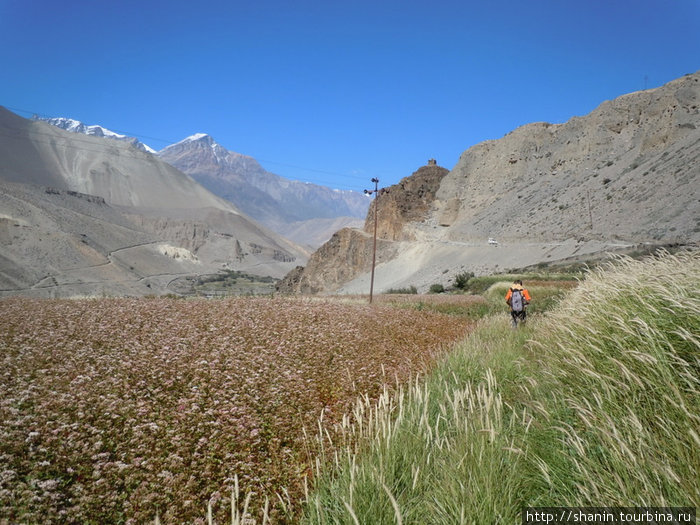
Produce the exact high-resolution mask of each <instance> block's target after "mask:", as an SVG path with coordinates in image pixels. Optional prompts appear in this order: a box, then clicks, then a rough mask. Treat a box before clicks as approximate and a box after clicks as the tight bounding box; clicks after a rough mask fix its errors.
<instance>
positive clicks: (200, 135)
mask: <svg viewBox="0 0 700 525" xmlns="http://www.w3.org/2000/svg"><path fill="white" fill-rule="evenodd" d="M208 136H209V135H207V134H206V133H195V134H194V135H190V136H189V137H187V138H186V139H184V140H181V141H180V142H193V141H195V140H200V139H203V138H205V137H208Z"/></svg>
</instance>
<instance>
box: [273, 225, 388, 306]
mask: <svg viewBox="0 0 700 525" xmlns="http://www.w3.org/2000/svg"><path fill="white" fill-rule="evenodd" d="M373 243H374V238H373V236H371V235H368V234H367V233H365V232H363V231H360V230H355V229H351V228H344V229H342V230H340V231H338V232H336V233H335V234H334V235H333V236H332V237H331V239H330V240H329V241H328V242H326V243H325V244H324V245H323V246H321V247H320V248H319V249H318V250H316V251H315V252H314V253H313V255H311V257H310V258H309V261H308V263H307V265H306V267H300V266H298V267H296V268H295V269H294V270H292V271H291V272H289V273H288V274H287V275H286V276H285V278H284V279H283V280H282V281H281V282H280V283H279V285H278V286H277V290H278V291H279V292H280V293H300V294H315V293H318V292H321V291H332V290H334V289H336V288H338V287H339V286H340V285H342V284H343V283H345V282H347V281H349V280H351V279H354V278H355V277H357V276H358V275H359V274H361V273H364V272H368V271H370V270H371V268H372V250H373ZM377 254H378V256H377V263H380V262H381V261H383V260H385V259H389V258H391V257H392V256H393V255H394V251H393V250H392V243H390V242H388V241H386V240H377ZM379 254H381V255H379Z"/></svg>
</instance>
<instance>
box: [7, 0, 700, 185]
mask: <svg viewBox="0 0 700 525" xmlns="http://www.w3.org/2000/svg"><path fill="white" fill-rule="evenodd" d="M0 67H1V68H2V79H1V80H0V105H3V106H5V107H8V108H10V109H12V110H13V111H15V112H16V113H18V114H20V115H22V116H25V117H30V116H31V114H33V113H36V114H39V115H41V116H51V117H59V116H63V117H71V118H74V119H78V120H81V121H83V122H85V123H86V124H100V125H103V126H105V127H107V128H109V129H112V130H113V131H118V132H122V133H126V134H129V135H133V136H137V137H139V138H140V139H141V140H142V141H143V142H145V143H147V144H149V145H150V146H151V147H153V148H155V149H161V148H163V147H165V146H166V145H168V144H169V143H173V142H177V141H179V140H181V139H183V138H185V137H186V136H188V135H191V134H194V133H197V132H204V133H209V134H210V135H212V136H213V137H214V139H215V140H216V141H217V142H219V143H220V144H221V145H223V146H224V147H226V148H228V149H230V150H232V151H237V152H239V153H243V154H246V155H251V156H253V157H255V158H256V159H258V160H259V161H260V162H261V164H262V165H263V166H264V167H265V168H266V169H267V170H268V171H272V172H274V173H278V174H280V175H282V176H285V177H289V178H292V179H299V180H306V181H310V182H316V183H320V184H324V185H328V186H331V187H336V188H342V189H355V190H358V191H362V189H364V188H369V187H371V186H372V185H371V183H370V179H371V178H372V177H378V178H379V179H380V184H381V186H385V185H389V184H394V183H396V182H397V181H398V180H400V179H401V178H403V177H405V176H408V175H410V174H411V173H412V172H413V171H415V170H416V169H418V168H419V167H420V166H422V165H424V164H425V163H426V161H427V160H428V159H429V158H435V159H437V161H438V164H440V165H442V166H445V167H446V168H449V169H451V168H452V167H454V165H455V164H456V162H457V160H458V159H459V156H460V154H461V153H462V152H463V151H464V150H466V149H467V148H469V147H471V146H473V145H474V144H477V143H479V142H482V141H484V140H489V139H498V138H500V137H502V136H503V135H505V134H506V133H508V132H510V131H511V130H513V129H515V128H516V127H518V126H521V125H524V124H527V123H529V122H535V121H547V122H552V123H561V122H565V121H567V120H568V119H569V118H571V117H572V116H580V115H585V114H587V113H589V112H590V111H592V110H593V109H594V108H595V107H596V106H598V105H599V104H600V103H601V102H603V101H604V100H608V99H611V98H614V97H617V96H619V95H622V94H624V93H629V92H632V91H637V90H641V89H644V88H654V87H658V86H660V85H662V84H664V83H666V82H668V81H670V80H673V79H674V78H678V77H680V76H682V75H684V74H686V73H693V72H695V71H697V70H698V69H700V0H575V1H574V0H501V1H499V0H494V1H486V0H482V1H478V2H475V1H471V0H463V1H461V2H457V1H441V0H434V1H432V2H427V1H414V0H403V1H394V0H390V1H382V0H375V1H365V0H355V1H351V2H347V1H343V2H340V1H334V0H323V1H316V0H314V1H310V0H308V1H307V0H296V1H293V2H292V1H280V0H275V1H268V0H256V1H249V2H242V1H238V0H229V1H218V0H210V1H200V2H195V1H188V2H183V1H149V0H138V1H132V0H121V1H114V2H112V1H110V2H107V1H101V0H98V1H95V0H66V1H65V2H57V1H55V0H0Z"/></svg>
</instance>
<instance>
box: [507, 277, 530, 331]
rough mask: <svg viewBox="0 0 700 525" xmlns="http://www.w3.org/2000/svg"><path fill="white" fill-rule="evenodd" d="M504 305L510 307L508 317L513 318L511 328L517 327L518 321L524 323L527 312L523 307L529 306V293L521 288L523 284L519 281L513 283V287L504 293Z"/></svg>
mask: <svg viewBox="0 0 700 525" xmlns="http://www.w3.org/2000/svg"><path fill="white" fill-rule="evenodd" d="M506 303H508V306H510V316H511V317H512V318H513V328H517V327H518V319H520V322H521V323H524V322H525V318H526V317H527V312H526V310H525V307H526V306H527V305H528V304H530V293H529V292H528V291H527V290H526V289H525V288H523V282H522V281H521V280H520V279H516V280H515V281H513V286H511V287H510V288H509V289H508V293H506Z"/></svg>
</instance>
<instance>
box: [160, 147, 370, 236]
mask: <svg viewBox="0 0 700 525" xmlns="http://www.w3.org/2000/svg"><path fill="white" fill-rule="evenodd" d="M158 156H159V157H160V158H161V159H163V160H164V161H166V162H167V163H168V164H170V165H172V166H175V167H176V168H178V169H179V170H181V171H182V172H183V173H187V174H188V175H190V176H191V177H192V178H193V179H195V180H196V181H197V182H199V183H200V184H201V185H202V186H204V187H205V188H207V189H208V190H210V191H211V192H212V193H214V194H216V195H219V196H220V197H223V198H224V199H226V200H229V201H230V202H232V203H234V204H235V205H236V206H237V207H238V208H240V209H241V210H242V211H243V212H244V213H246V214H247V215H248V216H250V217H252V218H253V219H255V220H257V221H259V222H261V223H262V224H264V225H265V226H267V227H268V228H270V229H271V230H273V231H276V232H278V233H280V234H281V235H284V236H285V237H287V238H288V239H290V240H293V241H294V242H297V243H299V244H306V245H311V246H318V245H320V244H321V243H322V242H324V241H325V240H327V239H328V238H330V236H331V235H332V234H333V233H334V232H335V231H336V229H332V231H331V230H329V229H328V225H330V226H331V227H332V228H337V226H338V225H339V224H341V225H350V224H353V225H360V224H362V221H363V220H364V217H365V215H366V213H367V209H368V207H369V202H370V201H369V199H368V198H367V197H366V196H365V195H364V194H362V193H359V192H356V191H347V190H346V191H341V190H336V189H331V188H328V187H326V186H320V185H317V184H310V183H305V182H300V181H294V180H289V179H286V178H284V177H280V176H279V175H275V174H274V173H270V172H268V171H266V170H265V169H264V168H263V167H262V166H261V165H260V163H258V161H257V160H255V159H254V158H252V157H249V156H247V155H242V154H240V153H235V152H232V151H229V150H227V149H226V148H224V147H223V146H221V145H220V144H218V143H217V142H216V141H215V140H214V139H213V138H212V137H211V136H209V135H207V134H204V133H198V134H196V135H192V136H190V137H187V138H186V139H184V140H182V141H180V142H178V143H177V144H173V145H171V146H168V147H166V148H164V149H163V150H161V151H159V152H158ZM319 229H320V231H319ZM319 235H320V237H322V239H321V242H318V241H317V240H316V239H317V238H318V237H319Z"/></svg>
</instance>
